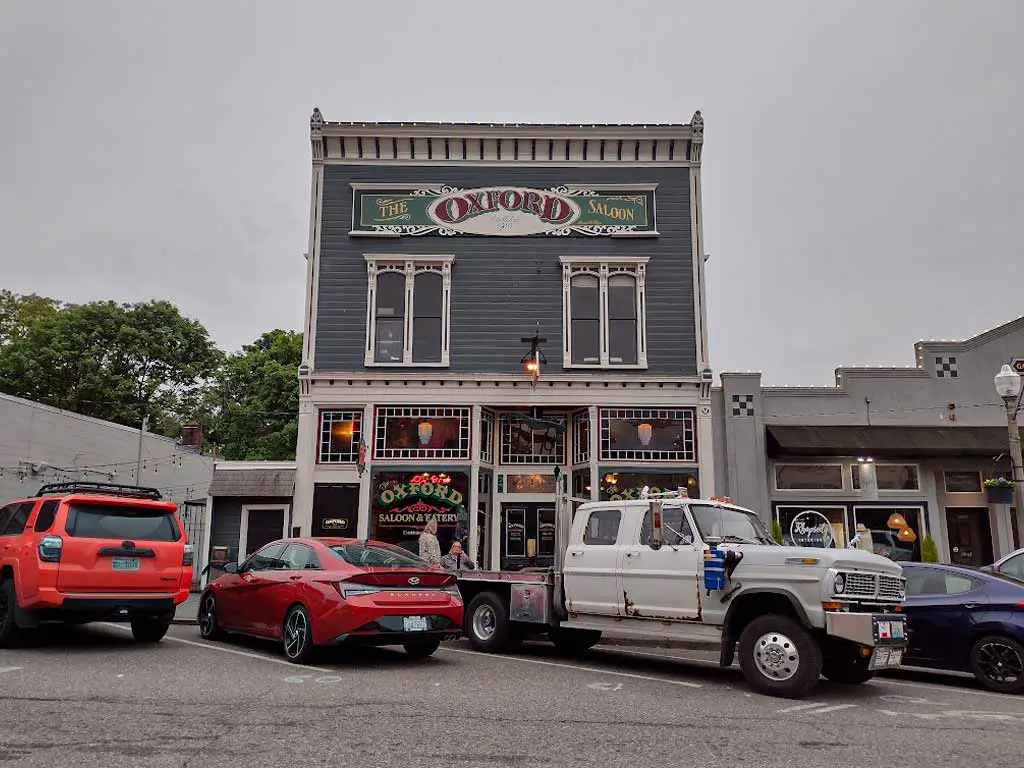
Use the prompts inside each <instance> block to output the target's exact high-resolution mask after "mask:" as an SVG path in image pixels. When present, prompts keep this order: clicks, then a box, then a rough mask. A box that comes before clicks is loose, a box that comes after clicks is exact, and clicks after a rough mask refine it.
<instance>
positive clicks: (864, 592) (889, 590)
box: [842, 571, 907, 603]
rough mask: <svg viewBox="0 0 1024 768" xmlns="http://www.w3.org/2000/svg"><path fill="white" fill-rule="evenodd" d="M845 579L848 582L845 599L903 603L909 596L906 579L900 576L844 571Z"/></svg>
mask: <svg viewBox="0 0 1024 768" xmlns="http://www.w3.org/2000/svg"><path fill="white" fill-rule="evenodd" d="M843 579H844V581H845V582H846V588H845V589H844V590H843V592H842V596H843V597H850V598H854V599H858V600H878V601H880V602H884V603H901V602H903V599H904V598H905V597H906V594H907V587H906V583H907V582H906V579H904V578H901V577H899V576H886V575H885V574H875V573H849V572H847V571H844V572H843Z"/></svg>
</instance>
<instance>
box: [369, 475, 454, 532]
mask: <svg viewBox="0 0 1024 768" xmlns="http://www.w3.org/2000/svg"><path fill="white" fill-rule="evenodd" d="M458 477H459V478H460V479H461V475H459V476H458ZM406 478H408V479H406ZM452 481H453V478H452V476H451V475H449V474H446V473H444V472H441V473H432V472H424V473H420V474H417V475H413V476H412V477H409V476H408V475H406V476H405V477H401V476H395V475H392V474H389V475H388V476H385V477H383V478H381V481H380V482H378V485H377V494H376V498H375V499H374V507H375V510H376V513H375V517H376V520H377V526H378V527H382V528H392V527H405V526H413V527H416V528H422V527H423V526H424V525H426V523H427V522H428V521H429V520H430V519H432V518H433V519H434V520H436V521H437V524H438V525H439V526H454V525H456V524H457V523H458V520H459V514H460V513H461V512H463V510H464V506H463V504H464V501H465V496H464V494H463V493H461V492H460V491H458V490H456V489H455V487H454V485H453V482H452ZM460 485H461V483H460Z"/></svg>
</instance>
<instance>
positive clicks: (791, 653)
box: [739, 613, 822, 699]
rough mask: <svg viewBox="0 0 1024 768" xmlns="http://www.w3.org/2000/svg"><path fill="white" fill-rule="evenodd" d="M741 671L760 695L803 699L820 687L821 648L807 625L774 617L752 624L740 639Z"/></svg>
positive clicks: (761, 618)
mask: <svg viewBox="0 0 1024 768" xmlns="http://www.w3.org/2000/svg"><path fill="white" fill-rule="evenodd" d="M739 652H740V669H741V670H742V671H743V676H744V677H745V678H746V679H747V683H748V684H749V685H750V687H751V688H753V689H754V690H755V691H757V692H758V693H763V694H766V695H768V696H778V697H781V698H785V699H800V698H803V697H804V696H806V695H807V694H808V693H810V691H811V690H812V689H813V688H814V686H815V685H817V683H818V677H819V676H820V675H821V667H822V659H821V648H819V647H818V644H817V642H815V640H814V638H813V637H811V634H810V632H808V631H807V630H806V629H804V627H803V625H802V624H800V623H799V622H798V621H796V620H795V619H792V618H790V617H789V616H784V615H781V614H775V613H770V614H768V615H766V616H760V617H758V618H756V619H754V620H753V621H752V622H750V623H749V624H748V625H747V626H746V628H745V629H744V630H743V634H741V635H740V648H739Z"/></svg>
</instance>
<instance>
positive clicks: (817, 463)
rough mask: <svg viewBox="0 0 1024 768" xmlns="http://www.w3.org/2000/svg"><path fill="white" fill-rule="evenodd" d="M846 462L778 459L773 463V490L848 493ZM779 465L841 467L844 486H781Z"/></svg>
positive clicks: (840, 473)
mask: <svg viewBox="0 0 1024 768" xmlns="http://www.w3.org/2000/svg"><path fill="white" fill-rule="evenodd" d="M845 466H846V465H845V464H843V463H842V462H836V461H778V462H774V463H773V464H772V491H774V492H776V493H831V494H836V493H848V492H849V491H848V490H847V486H846V470H845ZM779 467H839V476H840V478H841V479H842V481H843V487H842V488H779V475H778V468H779Z"/></svg>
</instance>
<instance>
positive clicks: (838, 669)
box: [821, 651, 876, 685]
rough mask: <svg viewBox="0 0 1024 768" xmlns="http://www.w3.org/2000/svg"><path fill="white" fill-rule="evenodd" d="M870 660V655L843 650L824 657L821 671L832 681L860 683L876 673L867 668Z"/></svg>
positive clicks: (848, 683) (844, 683) (847, 683)
mask: <svg viewBox="0 0 1024 768" xmlns="http://www.w3.org/2000/svg"><path fill="white" fill-rule="evenodd" d="M870 661H871V657H870V656H867V657H865V656H861V655H860V654H858V653H856V652H855V651H843V652H841V653H837V654H836V655H835V656H832V657H830V658H828V659H825V661H824V663H823V664H822V668H821V673H822V674H823V675H824V676H825V677H827V678H828V679H829V680H831V681H832V682H833V683H842V684H843V685H860V684H861V683H866V682H867V681H868V680H870V679H871V678H873V677H874V676H875V674H876V673H875V672H874V670H871V669H868V663H869V662H870Z"/></svg>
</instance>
